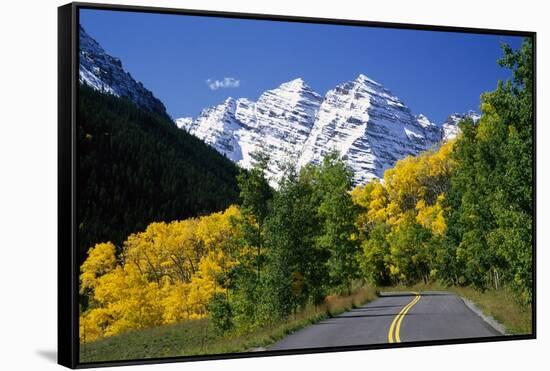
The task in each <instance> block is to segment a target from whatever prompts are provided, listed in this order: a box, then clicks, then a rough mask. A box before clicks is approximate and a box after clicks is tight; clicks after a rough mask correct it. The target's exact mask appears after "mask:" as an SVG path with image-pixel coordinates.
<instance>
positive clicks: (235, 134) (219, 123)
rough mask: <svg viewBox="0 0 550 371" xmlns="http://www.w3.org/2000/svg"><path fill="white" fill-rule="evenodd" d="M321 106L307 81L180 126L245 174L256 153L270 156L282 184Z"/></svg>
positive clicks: (181, 121)
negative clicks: (287, 164)
mask: <svg viewBox="0 0 550 371" xmlns="http://www.w3.org/2000/svg"><path fill="white" fill-rule="evenodd" d="M321 101H322V97H321V96H320V95H319V94H317V93H316V92H314V91H313V90H312V89H311V88H310V87H309V86H308V85H306V84H305V82H304V81H303V80H302V79H295V80H292V81H289V82H286V83H284V84H282V85H281V86H279V87H277V88H275V89H273V90H268V91H266V92H265V93H263V94H262V95H261V96H260V97H259V98H258V100H257V101H256V102H253V101H250V100H248V99H246V98H240V99H236V100H235V99H233V98H228V99H226V100H225V102H223V103H222V104H220V105H218V106H213V107H209V108H206V109H204V110H203V111H202V112H201V113H200V114H199V116H198V117H197V118H196V119H195V120H193V121H192V122H189V121H188V118H184V119H178V120H176V124H177V125H178V126H182V127H183V128H184V129H185V130H187V131H189V132H190V133H191V134H193V135H195V136H197V137H199V138H201V139H202V140H204V141H205V142H206V143H208V144H210V145H211V146H213V147H214V148H216V149H217V150H218V151H219V152H221V153H223V154H224V155H226V156H227V157H228V158H230V159H231V160H233V161H235V162H237V163H238V164H239V165H240V166H243V167H245V168H250V167H251V166H252V165H253V163H254V160H253V159H252V154H253V153H254V152H257V151H264V152H267V153H268V154H269V155H270V159H271V160H270V164H269V170H268V172H269V174H268V175H269V176H271V177H274V178H277V177H278V176H279V175H280V174H281V171H282V166H283V165H284V163H285V162H286V161H289V160H290V161H294V162H297V161H298V158H299V156H300V154H301V152H302V149H303V146H304V143H305V142H306V140H307V139H308V137H309V134H310V132H311V128H312V127H313V124H314V121H315V117H316V115H317V111H318V109H319V106H320V104H321Z"/></svg>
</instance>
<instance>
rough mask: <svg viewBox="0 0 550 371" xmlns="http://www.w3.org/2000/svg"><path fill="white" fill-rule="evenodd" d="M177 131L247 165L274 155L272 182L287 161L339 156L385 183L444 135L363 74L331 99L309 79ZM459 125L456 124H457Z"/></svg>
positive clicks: (186, 122) (209, 111)
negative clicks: (390, 171)
mask: <svg viewBox="0 0 550 371" xmlns="http://www.w3.org/2000/svg"><path fill="white" fill-rule="evenodd" d="M176 124H177V125H178V126H179V127H181V128H183V129H185V130H187V131H188V132H190V133H191V134H193V135H195V136H197V137H199V138H200V139H202V140H204V141H205V142H206V143H208V144H210V145H211V146H213V147H214V148H216V149H217V150H218V151H219V152H221V153H223V154H224V155H226V156H227V157H228V158H230V159H231V160H233V161H235V162H237V163H238V164H239V165H240V166H243V167H245V168H250V167H251V166H252V165H253V163H254V160H253V159H252V157H251V154H252V153H254V152H256V151H259V150H261V151H264V152H267V153H268V154H269V156H270V164H269V170H268V172H269V174H268V176H270V177H271V179H272V180H273V183H274V182H276V181H277V180H278V178H279V177H280V176H281V174H282V169H283V165H284V164H285V162H288V161H292V162H295V163H297V164H298V166H299V167H301V166H304V165H305V164H307V163H311V162H313V163H318V162H320V161H321V160H322V158H323V157H324V156H325V155H326V154H327V153H329V152H330V151H337V152H338V153H339V154H340V156H341V157H342V158H343V159H344V161H345V162H346V163H347V164H348V165H349V166H350V167H351V169H352V170H353V171H354V174H355V179H354V181H355V183H357V184H363V183H365V182H368V181H370V180H372V179H374V178H382V177H383V174H384V170H386V169H387V168H389V167H392V166H393V165H394V164H395V162H396V161H397V160H399V159H401V158H403V157H405V156H407V155H417V154H418V153H420V152H422V151H425V150H427V149H430V148H434V147H436V146H438V145H439V144H440V143H441V141H442V139H443V135H444V131H443V128H442V127H441V126H437V125H435V124H434V123H433V122H431V121H430V120H429V119H428V118H427V117H425V116H424V115H417V116H414V115H413V114H412V112H411V110H410V109H409V108H408V107H407V106H406V105H405V104H404V103H403V102H402V101H401V100H399V98H397V97H396V96H394V95H392V94H391V92H390V91H389V90H387V89H386V88H384V87H383V86H382V85H380V84H379V83H377V82H375V81H374V80H372V79H370V78H368V77H367V76H365V75H363V74H361V75H359V76H358V77H357V78H356V79H355V80H352V81H348V82H346V83H343V84H341V85H338V86H337V87H336V88H334V89H332V90H330V91H328V92H327V93H326V95H325V96H324V97H322V96H321V95H319V94H318V93H316V92H315V91H313V89H312V88H311V87H309V86H308V85H307V84H306V83H305V82H304V81H303V80H302V79H295V80H292V81H289V82H286V83H284V84H282V85H280V86H279V87H278V88H276V89H272V90H268V91H266V92H265V93H263V94H262V95H261V96H260V98H258V100H257V101H256V102H253V101H251V100H249V99H245V98H240V99H233V98H228V99H227V100H226V101H225V102H223V103H222V104H220V105H218V106H213V107H209V108H206V109H204V110H203V111H202V112H201V113H200V114H199V116H198V117H197V118H196V119H194V120H191V119H190V118H183V119H178V120H176ZM455 126H456V124H455Z"/></svg>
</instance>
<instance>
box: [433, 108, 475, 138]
mask: <svg viewBox="0 0 550 371" xmlns="http://www.w3.org/2000/svg"><path fill="white" fill-rule="evenodd" d="M480 118H481V116H480V115H479V113H477V112H475V111H468V112H466V113H453V114H452V115H450V116H449V117H447V119H446V120H445V122H444V123H443V125H441V128H442V130H443V140H444V141H446V140H450V139H454V138H456V136H457V135H458V134H459V133H460V128H459V127H458V123H459V122H460V121H462V120H465V119H471V120H472V121H473V122H474V124H476V123H477V122H478V121H479V119H480Z"/></svg>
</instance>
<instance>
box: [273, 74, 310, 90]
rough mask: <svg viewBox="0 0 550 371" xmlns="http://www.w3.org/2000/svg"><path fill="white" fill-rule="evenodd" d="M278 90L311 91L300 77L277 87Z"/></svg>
mask: <svg viewBox="0 0 550 371" xmlns="http://www.w3.org/2000/svg"><path fill="white" fill-rule="evenodd" d="M279 89H283V90H289V91H300V90H311V91H312V90H313V89H311V87H310V86H309V85H308V84H306V82H305V81H304V79H302V78H301V77H298V78H296V79H294V80H290V81H287V82H284V83H282V84H281V85H279Z"/></svg>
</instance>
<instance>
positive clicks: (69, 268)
mask: <svg viewBox="0 0 550 371" xmlns="http://www.w3.org/2000/svg"><path fill="white" fill-rule="evenodd" d="M81 9H98V10H110V11H131V12H145V13H157V14H173V15H200V16H206V17H222V18H237V19H252V20H272V21H285V22H300V23H316V24H331V25H354V26H369V27H378V28H393V29H410V30H426V31H442V32H454V33H475V34H498V35H510V36H522V37H526V38H531V40H532V44H533V73H534V76H533V78H534V84H533V97H534V100H533V115H534V117H533V118H534V122H533V125H534V128H533V129H534V130H533V148H532V158H533V167H532V176H533V185H532V199H533V216H532V217H533V218H532V220H533V225H532V230H533V267H532V275H533V301H532V307H531V308H532V332H531V334H526V335H511V336H497V337H487V338H471V339H449V340H436V341H432V340H430V341H416V342H407V343H394V344H376V345H362V346H338V347H330V348H312V349H299V350H282V351H265V352H259V353H258V352H249V353H227V354H218V355H204V356H185V357H167V358H152V359H135V360H123V361H105V362H97V363H95V362H94V363H81V362H80V361H79V336H78V331H79V323H78V322H79V315H78V283H79V263H78V249H77V240H78V233H77V228H76V227H77V225H76V215H77V213H76V212H77V209H76V208H77V194H78V189H77V186H76V185H77V182H76V179H77V174H78V168H77V158H78V157H77V156H78V148H77V145H76V130H77V129H76V120H77V112H78V84H79V64H78V50H79V45H78V42H79V37H78V32H79V31H78V25H79V10H81ZM536 36H537V34H536V32H532V31H515V30H500V29H489V28H466V27H449V26H440V25H437V26H435V25H423V24H405V23H389V22H378V21H364V20H346V19H328V18H314V17H301V16H283V15H271V14H252V13H235V12H224V11H203V10H191V9H176V8H158V7H146V6H129V5H111V4H93V3H80V2H76V3H70V4H67V5H63V6H60V7H59V8H58V318H57V323H58V334H57V336H58V363H59V364H60V365H63V366H66V367H69V368H89V367H101V366H122V365H136V364H155V363H168V362H188V361H201V360H218V359H233V358H248V357H266V356H277V355H290V354H308V353H325V352H342V351H354V350H368V349H381V348H400V347H418V346H430V345H446V344H463V343H480V342H496V341H509V340H525V339H535V338H536V329H537V326H536V307H537V306H536V170H535V169H536V126H537V125H536V124H537V120H536V103H537V102H536Z"/></svg>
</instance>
